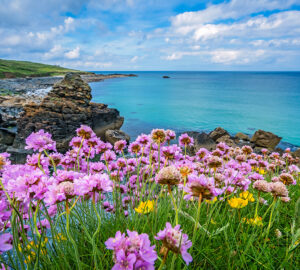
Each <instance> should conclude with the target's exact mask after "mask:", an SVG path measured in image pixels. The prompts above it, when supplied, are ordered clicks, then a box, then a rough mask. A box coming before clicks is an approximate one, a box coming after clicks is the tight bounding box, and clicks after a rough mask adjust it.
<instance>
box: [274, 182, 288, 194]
mask: <svg viewBox="0 0 300 270" xmlns="http://www.w3.org/2000/svg"><path fill="white" fill-rule="evenodd" d="M270 188H271V192H272V194H273V195H274V196H277V197H288V195H289V192H288V190H287V188H286V186H285V184H283V183H282V182H275V183H271V184H270Z"/></svg>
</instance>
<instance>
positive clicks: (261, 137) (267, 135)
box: [251, 129, 282, 150]
mask: <svg viewBox="0 0 300 270" xmlns="http://www.w3.org/2000/svg"><path fill="white" fill-rule="evenodd" d="M281 139H282V138H281V137H278V136H277V135H275V134H273V133H272V132H267V131H264V130H261V129H259V130H257V131H256V132H255V133H254V135H253V137H252V138H251V142H252V143H254V144H255V145H256V146H259V147H264V148H268V149H269V150H273V149H274V148H275V147H276V146H277V144H279V142H280V141H281Z"/></svg>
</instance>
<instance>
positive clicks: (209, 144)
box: [187, 131, 216, 155]
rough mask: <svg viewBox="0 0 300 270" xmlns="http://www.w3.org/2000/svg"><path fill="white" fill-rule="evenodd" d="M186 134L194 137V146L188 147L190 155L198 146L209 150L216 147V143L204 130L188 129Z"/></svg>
mask: <svg viewBox="0 0 300 270" xmlns="http://www.w3.org/2000/svg"><path fill="white" fill-rule="evenodd" d="M187 134H188V135H189V136H190V137H192V138H193V139H194V146H192V147H189V148H188V152H189V153H190V154H192V155H194V154H195V153H196V152H197V151H198V150H199V149H200V148H206V149H207V150H210V151H211V150H213V149H215V148H216V143H215V142H214V141H213V140H212V139H211V138H210V137H209V136H208V135H207V134H206V133H205V132H202V133H200V132H197V131H189V132H187Z"/></svg>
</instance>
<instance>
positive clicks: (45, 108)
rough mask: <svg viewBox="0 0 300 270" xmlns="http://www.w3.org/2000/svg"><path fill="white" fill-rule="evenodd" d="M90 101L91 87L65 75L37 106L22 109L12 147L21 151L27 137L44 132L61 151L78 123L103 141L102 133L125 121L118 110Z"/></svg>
mask: <svg viewBox="0 0 300 270" xmlns="http://www.w3.org/2000/svg"><path fill="white" fill-rule="evenodd" d="M91 99H92V96H91V88H90V86H89V85H88V84H87V83H86V82H84V81H83V80H82V78H81V77H80V75H78V74H75V73H74V74H73V73H70V74H67V75H66V76H65V78H64V79H63V80H62V81H61V82H58V83H56V84H55V85H54V86H53V89H52V90H51V91H50V92H49V94H48V95H47V96H46V97H45V98H44V99H43V101H42V102H41V103H40V104H35V103H30V104H27V105H25V106H24V112H22V113H21V115H20V118H19V119H18V120H17V125H18V133H17V136H16V139H15V141H14V144H13V148H14V149H22V148H23V147H24V143H25V139H26V137H27V136H28V135H30V134H31V133H32V132H36V131H38V130H39V129H44V130H45V131H47V132H49V133H51V134H52V138H53V139H54V140H55V141H56V142H57V149H58V150H59V151H62V152H64V151H66V150H67V149H68V145H69V141H70V140H71V138H72V137H73V136H74V135H75V131H76V129H77V128H78V127H79V126H80V125H81V124H84V125H88V126H91V127H92V128H93V130H94V131H95V132H96V134H97V135H98V136H100V137H101V138H102V139H105V131H106V130H108V129H117V130H118V129H119V128H120V127H121V126H122V124H123V121H124V118H123V117H121V116H120V115H119V111H118V110H116V109H110V108H108V107H107V105H105V104H97V103H91ZM12 150H13V149H11V151H12Z"/></svg>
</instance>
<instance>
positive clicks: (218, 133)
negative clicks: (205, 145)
mask: <svg viewBox="0 0 300 270" xmlns="http://www.w3.org/2000/svg"><path fill="white" fill-rule="evenodd" d="M225 135H229V133H228V132H227V131H226V130H225V129H223V128H221V127H217V128H216V129H214V130H213V131H212V132H210V133H209V135H208V136H209V137H210V138H211V139H213V140H214V141H216V140H217V139H219V138H221V137H223V136H225ZM229 136H230V135H229Z"/></svg>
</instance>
